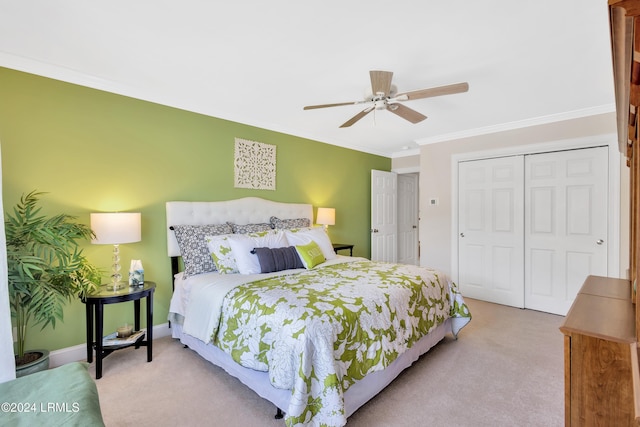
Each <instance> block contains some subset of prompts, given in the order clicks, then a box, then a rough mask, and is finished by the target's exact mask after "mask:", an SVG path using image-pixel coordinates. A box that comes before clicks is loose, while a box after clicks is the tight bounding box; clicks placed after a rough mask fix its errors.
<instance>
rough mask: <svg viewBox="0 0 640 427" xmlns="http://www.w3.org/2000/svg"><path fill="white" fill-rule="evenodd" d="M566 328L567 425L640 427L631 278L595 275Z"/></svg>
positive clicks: (572, 311) (582, 290) (578, 298)
mask: <svg viewBox="0 0 640 427" xmlns="http://www.w3.org/2000/svg"><path fill="white" fill-rule="evenodd" d="M560 330H561V331H562V333H563V334H564V336H565V337H564V365H565V425H566V426H581V427H582V426H637V425H638V424H637V423H636V414H635V404H634V396H633V381H632V351H636V354H637V350H636V346H635V343H636V326H635V306H634V304H633V303H632V301H631V284H630V282H629V281H628V280H622V279H612V278H608V277H599V276H589V277H588V278H587V280H586V281H585V282H584V284H583V285H582V288H581V290H580V292H579V293H578V295H577V297H576V299H575V301H574V303H573V305H572V306H571V309H570V310H569V313H568V314H567V317H566V319H565V322H564V324H563V325H562V326H561V327H560ZM635 362H636V364H637V358H636V361H635Z"/></svg>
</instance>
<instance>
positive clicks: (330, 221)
mask: <svg viewBox="0 0 640 427" xmlns="http://www.w3.org/2000/svg"><path fill="white" fill-rule="evenodd" d="M316 224H322V225H335V224H336V210H335V209H334V208H318V214H317V215H316Z"/></svg>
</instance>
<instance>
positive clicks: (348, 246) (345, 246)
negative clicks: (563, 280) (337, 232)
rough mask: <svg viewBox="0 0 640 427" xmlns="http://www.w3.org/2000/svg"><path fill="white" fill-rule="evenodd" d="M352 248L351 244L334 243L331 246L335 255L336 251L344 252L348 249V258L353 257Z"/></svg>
mask: <svg viewBox="0 0 640 427" xmlns="http://www.w3.org/2000/svg"><path fill="white" fill-rule="evenodd" d="M353 246H354V245H352V244H349V243H334V244H333V250H334V252H335V253H338V251H341V250H343V249H344V250H346V249H349V256H353Z"/></svg>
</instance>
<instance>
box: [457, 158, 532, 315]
mask: <svg viewBox="0 0 640 427" xmlns="http://www.w3.org/2000/svg"><path fill="white" fill-rule="evenodd" d="M458 171H459V180H458V183H459V193H458V208H459V212H458V219H459V224H458V227H459V230H458V231H459V237H458V249H459V253H458V268H459V270H458V281H459V285H460V290H461V292H462V294H463V295H465V296H467V297H469V298H476V299H482V300H485V301H491V302H495V303H499V304H506V305H512V306H515V307H524V282H523V266H522V262H523V230H524V228H523V227H524V220H523V218H524V214H523V205H524V204H523V181H524V159H523V157H522V156H514V157H502V158H495V159H485V160H474V161H470V162H462V163H460V165H459V168H458Z"/></svg>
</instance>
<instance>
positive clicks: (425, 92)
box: [395, 82, 469, 101]
mask: <svg viewBox="0 0 640 427" xmlns="http://www.w3.org/2000/svg"><path fill="white" fill-rule="evenodd" d="M468 90H469V83H467V82H464V83H455V84H452V85H447V86H438V87H432V88H429V89H421V90H414V91H411V92H405V93H400V94H398V95H396V97H395V99H396V100H398V101H409V100H412V99H422V98H430V97H432V96H442V95H452V94H454V93H461V92H466V91H468Z"/></svg>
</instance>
